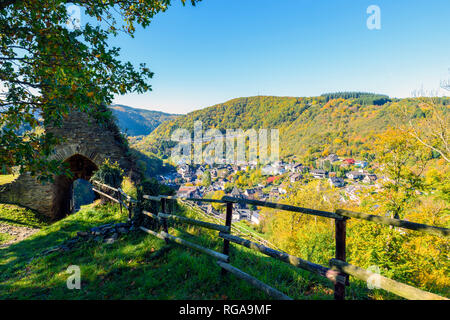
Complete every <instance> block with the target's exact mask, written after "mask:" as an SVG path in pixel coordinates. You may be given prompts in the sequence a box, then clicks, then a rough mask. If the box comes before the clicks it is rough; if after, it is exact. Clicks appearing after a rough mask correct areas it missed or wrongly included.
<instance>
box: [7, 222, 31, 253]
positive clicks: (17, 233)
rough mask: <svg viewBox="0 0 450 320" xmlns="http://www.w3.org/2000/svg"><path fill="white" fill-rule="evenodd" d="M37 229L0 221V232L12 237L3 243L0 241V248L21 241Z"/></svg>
mask: <svg viewBox="0 0 450 320" xmlns="http://www.w3.org/2000/svg"><path fill="white" fill-rule="evenodd" d="M38 231H39V229H34V228H28V227H19V226H12V225H9V224H4V223H0V233H6V234H9V235H10V236H11V237H13V238H12V239H10V240H7V241H6V242H4V243H1V244H0V248H5V247H8V246H10V245H11V244H13V243H16V242H19V241H22V240H24V239H26V238H28V237H29V236H31V235H32V234H34V233H36V232H38Z"/></svg>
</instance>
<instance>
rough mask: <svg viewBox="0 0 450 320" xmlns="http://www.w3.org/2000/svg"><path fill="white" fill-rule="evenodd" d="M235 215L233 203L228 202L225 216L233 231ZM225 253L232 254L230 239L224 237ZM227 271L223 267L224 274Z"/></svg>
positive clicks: (227, 225) (226, 224)
mask: <svg viewBox="0 0 450 320" xmlns="http://www.w3.org/2000/svg"><path fill="white" fill-rule="evenodd" d="M232 217H233V203H232V202H227V212H226V216H225V226H226V227H230V231H231V219H232ZM223 254H224V255H226V256H229V254H230V240H227V239H224V240H223ZM226 273H227V271H226V270H225V269H223V268H222V275H225V274H226Z"/></svg>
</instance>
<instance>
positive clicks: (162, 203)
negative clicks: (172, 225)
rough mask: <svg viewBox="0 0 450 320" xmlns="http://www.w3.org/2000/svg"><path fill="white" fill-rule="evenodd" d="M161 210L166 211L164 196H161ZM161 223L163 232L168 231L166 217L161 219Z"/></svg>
mask: <svg viewBox="0 0 450 320" xmlns="http://www.w3.org/2000/svg"><path fill="white" fill-rule="evenodd" d="M161 212H162V213H166V199H165V198H161ZM156 214H158V213H156ZM162 224H163V230H164V232H166V233H169V228H168V226H167V219H166V218H163V219H162ZM165 240H166V243H169V240H168V239H165Z"/></svg>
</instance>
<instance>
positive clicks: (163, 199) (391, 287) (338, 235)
mask: <svg viewBox="0 0 450 320" xmlns="http://www.w3.org/2000/svg"><path fill="white" fill-rule="evenodd" d="M97 184H98V185H99V186H102V187H104V188H109V190H111V191H115V192H117V198H114V197H113V196H111V195H108V194H106V193H104V192H102V191H100V190H98V189H93V190H94V191H95V192H97V193H99V194H100V195H102V196H105V197H106V198H108V199H110V200H112V201H115V202H118V203H120V204H121V205H124V206H125V207H126V208H127V209H129V210H130V207H131V206H132V205H135V204H136V203H137V201H136V200H134V199H132V198H131V197H129V196H128V195H127V194H126V193H124V192H123V191H122V190H121V189H120V188H118V189H117V188H112V187H109V186H107V185H105V184H102V183H97ZM122 198H125V199H126V201H127V202H128V206H127V205H126V203H124V202H123V201H122ZM143 198H144V199H145V200H149V201H154V202H157V203H160V204H161V212H158V211H157V212H155V213H152V212H148V211H146V210H142V211H141V213H142V214H144V215H146V216H148V217H150V218H153V219H155V221H157V222H158V223H160V225H161V226H162V229H163V230H162V231H160V232H155V231H153V230H149V229H147V228H145V227H143V226H140V227H139V228H140V229H141V230H142V231H144V232H146V233H148V234H151V235H153V236H155V237H158V238H160V239H163V240H165V241H166V242H169V241H170V242H173V243H176V244H178V245H181V246H184V247H187V248H190V249H193V250H196V251H199V252H202V253H204V254H207V255H209V256H211V257H213V258H215V259H216V260H217V264H218V265H219V266H220V267H221V269H222V274H226V273H231V274H233V275H235V276H236V277H239V278H241V279H243V280H245V281H247V282H248V283H250V284H252V285H254V286H255V287H257V288H259V289H261V290H263V291H264V292H266V293H267V294H269V295H270V296H272V297H274V298H276V299H286V300H291V298H290V297H288V296H287V295H285V294H283V293H281V292H279V291H278V290H276V289H274V288H272V287H270V286H268V285H267V284H265V283H263V282H261V281H259V280H258V279H256V278H254V277H252V276H250V275H249V274H247V273H245V272H243V271H241V270H239V269H237V268H236V267H233V266H232V265H230V264H229V263H228V262H229V259H230V243H231V242H232V243H236V244H239V245H242V246H244V247H247V248H250V249H253V250H256V251H258V252H261V253H263V254H265V255H267V256H269V257H272V258H275V259H277V260H280V261H283V262H285V263H288V264H291V265H293V266H296V267H298V268H301V269H304V270H307V271H310V272H312V273H315V274H318V275H320V276H322V277H325V278H327V279H328V280H330V281H332V282H333V283H334V298H335V299H336V300H343V299H345V288H346V286H348V285H349V279H348V277H349V275H350V276H353V277H355V278H356V279H359V280H362V281H366V282H368V281H370V280H371V279H373V278H374V277H375V278H376V279H377V281H378V282H379V287H380V288H381V289H384V290H386V291H388V292H392V293H394V294H396V295H398V296H400V297H403V298H406V299H426V300H436V299H446V300H447V298H445V297H441V296H439V295H436V294H433V293H429V292H426V291H423V290H420V289H417V288H414V287H411V286H409V285H406V284H403V283H400V282H398V281H395V280H392V279H389V278H386V277H383V276H381V275H378V274H374V273H372V272H370V271H367V270H365V269H362V268H359V267H357V266H353V265H351V264H348V263H347V262H345V260H346V224H347V220H348V219H350V218H354V219H362V220H365V221H369V222H374V223H379V224H383V225H389V226H395V227H400V228H405V229H410V230H414V231H420V232H425V233H428V234H432V235H436V236H442V237H445V238H448V237H449V236H450V229H447V228H441V227H434V226H428V225H424V224H419V223H415V222H410V221H406V220H400V219H392V218H387V217H380V216H375V215H369V214H364V213H359V212H352V211H348V210H336V212H327V211H321V210H315V209H308V208H302V207H296V206H291V205H287V204H279V203H272V202H265V201H258V200H249V199H240V198H234V197H228V196H224V197H222V199H199V198H181V197H175V196H163V195H161V196H149V195H144V196H143ZM178 200H181V201H183V202H184V201H192V202H198V203H201V202H207V203H223V204H225V205H226V215H225V225H221V224H216V223H210V222H205V221H201V220H196V219H191V218H187V217H182V216H178V215H175V214H173V209H172V210H171V212H170V213H168V204H169V203H170V202H172V205H173V203H174V202H176V201H178ZM236 203H239V204H251V205H255V206H259V207H267V208H273V209H278V210H284V211H290V212H299V213H304V214H309V215H315V216H321V217H325V218H330V219H334V220H335V245H336V250H335V258H333V259H331V260H330V262H329V263H330V268H328V267H325V266H322V265H319V264H315V263H312V262H310V261H306V260H303V259H300V258H298V257H295V256H292V255H289V254H287V253H285V252H281V251H278V250H274V249H271V248H269V247H267V246H265V245H262V244H259V243H256V242H253V241H250V240H247V239H243V238H240V237H238V236H235V235H232V234H231V230H232V229H233V230H234V226H233V225H232V215H233V204H236ZM169 222H173V223H184V224H189V225H196V226H200V227H203V228H207V229H210V230H214V231H219V234H218V236H219V237H220V238H222V239H223V253H219V252H217V251H214V250H211V249H208V248H205V247H203V246H200V245H198V244H196V243H193V242H190V241H186V240H184V239H182V238H179V237H175V236H173V235H170V234H169V232H168V223H169Z"/></svg>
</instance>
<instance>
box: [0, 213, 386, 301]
mask: <svg viewBox="0 0 450 320" xmlns="http://www.w3.org/2000/svg"><path fill="white" fill-rule="evenodd" d="M181 214H185V215H187V216H191V217H197V214H196V213H195V212H193V211H190V210H189V209H186V208H184V209H182V212H181ZM197 218H198V217H197ZM125 219H126V217H125V216H124V215H120V213H119V210H118V207H117V206H113V205H105V206H98V205H96V204H92V205H89V206H85V207H83V208H82V210H80V211H79V212H77V213H76V214H73V215H71V216H69V217H67V218H65V219H63V220H61V221H59V222H57V223H55V224H53V225H51V226H47V227H44V228H43V229H42V230H41V231H39V232H38V233H36V234H34V235H33V236H31V237H30V238H28V239H26V240H24V241H22V242H20V243H16V244H13V245H11V246H10V247H8V248H4V249H0V299H267V298H269V297H267V296H266V295H265V294H264V293H263V292H261V291H259V290H257V289H255V288H254V287H252V286H250V285H248V284H247V283H246V282H244V281H242V280H239V279H237V278H236V277H234V276H233V275H230V274H229V275H226V276H225V277H222V276H221V275H220V269H219V267H218V266H217V265H216V264H215V261H214V260H213V259H212V258H210V257H208V256H205V255H202V254H200V253H197V252H194V251H191V250H187V249H185V248H182V247H178V246H175V247H173V248H172V249H170V250H169V251H167V252H165V253H164V254H161V255H158V254H157V253H158V251H159V250H161V248H163V247H165V246H166V244H165V242H164V241H162V240H160V239H157V238H155V237H152V236H149V235H146V234H144V233H143V232H139V231H136V232H132V233H129V234H127V235H124V236H122V237H121V238H119V240H118V241H117V242H115V243H113V244H105V243H97V242H95V241H90V242H86V243H82V244H81V245H79V246H78V247H76V248H74V249H72V250H70V251H65V252H54V253H51V254H50V255H47V256H41V257H40V256H39V255H38V253H40V252H42V251H43V250H45V249H46V248H49V247H52V246H55V245H58V244H61V243H63V242H64V241H65V240H67V239H70V238H71V237H73V236H75V235H76V233H77V231H83V230H88V229H90V228H91V227H93V226H97V225H100V224H105V223H110V222H119V221H124V220H125ZM188 232H189V233H188ZM170 233H172V234H174V235H178V236H180V235H181V236H182V237H183V238H185V239H187V240H191V241H199V242H200V243H201V244H202V245H205V246H208V247H209V248H212V249H215V250H221V247H222V241H220V240H216V239H215V238H214V237H212V231H205V230H203V229H202V230H201V229H199V228H195V227H192V228H187V229H186V228H184V227H183V228H181V227H180V228H178V227H177V228H170ZM192 235H195V236H198V237H200V240H198V238H195V239H194V238H193V236H192ZM231 261H232V264H233V265H234V266H236V267H238V268H241V269H242V270H243V271H245V272H247V273H249V274H251V275H254V276H256V277H257V278H258V279H260V280H262V281H264V282H266V283H268V284H270V285H272V286H274V287H275V288H277V289H279V290H280V291H282V292H284V293H286V294H288V295H290V296H291V297H293V298H295V299H332V286H331V284H330V283H329V282H328V281H325V280H323V279H321V278H318V277H316V276H313V275H311V274H309V273H308V272H306V271H302V270H299V269H296V268H294V267H291V266H289V265H286V264H284V263H281V262H279V261H275V260H274V259H271V258H268V257H266V256H263V255H261V254H259V253H255V252H254V251H251V250H249V249H246V248H242V247H237V246H234V245H233V246H232V250H231ZM69 265H78V266H80V268H81V290H69V289H67V287H66V281H67V277H68V276H69V274H67V273H66V270H67V267H68V266H69ZM367 294H368V291H367V289H365V288H364V286H363V285H362V284H360V283H356V282H353V283H352V285H351V286H350V288H349V290H348V297H349V298H350V299H355V298H357V299H365V298H367ZM375 295H376V296H377V297H382V296H380V294H379V293H376V292H375Z"/></svg>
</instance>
